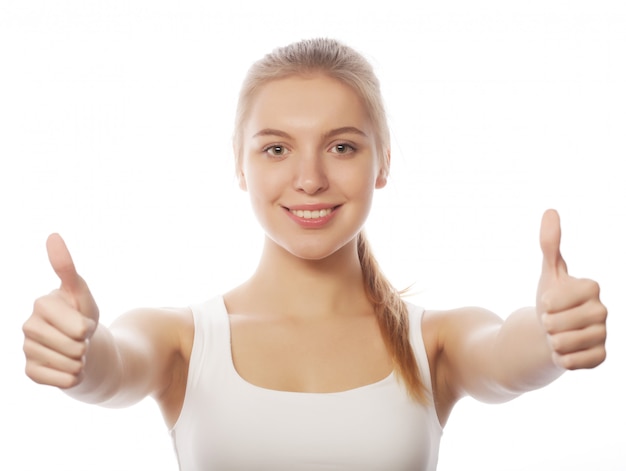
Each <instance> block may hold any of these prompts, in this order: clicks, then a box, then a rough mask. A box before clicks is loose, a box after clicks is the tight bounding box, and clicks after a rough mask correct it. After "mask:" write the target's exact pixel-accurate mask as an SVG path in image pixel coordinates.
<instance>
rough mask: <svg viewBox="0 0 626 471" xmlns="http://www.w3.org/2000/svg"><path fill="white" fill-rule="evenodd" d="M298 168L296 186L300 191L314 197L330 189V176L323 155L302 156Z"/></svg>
mask: <svg viewBox="0 0 626 471" xmlns="http://www.w3.org/2000/svg"><path fill="white" fill-rule="evenodd" d="M297 167H298V168H297V172H296V175H295V183H294V184H295V187H296V189H297V190H298V191H301V192H303V193H306V194H308V195H314V194H316V193H319V192H321V191H324V190H325V189H327V188H328V176H327V174H326V168H325V165H324V159H323V156H322V155H319V154H314V153H310V154H307V155H301V156H300V158H299V159H298V165H297Z"/></svg>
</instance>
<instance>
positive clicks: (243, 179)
mask: <svg viewBox="0 0 626 471" xmlns="http://www.w3.org/2000/svg"><path fill="white" fill-rule="evenodd" d="M237 181H238V182H239V188H241V189H242V190H243V191H248V184H247V183H246V177H245V175H244V174H243V170H241V169H238V170H237Z"/></svg>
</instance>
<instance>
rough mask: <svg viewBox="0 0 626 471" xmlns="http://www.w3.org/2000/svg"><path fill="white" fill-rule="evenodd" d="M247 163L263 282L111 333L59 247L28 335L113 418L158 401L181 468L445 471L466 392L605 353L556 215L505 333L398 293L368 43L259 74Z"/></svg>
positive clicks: (285, 53) (602, 334)
mask: <svg viewBox="0 0 626 471" xmlns="http://www.w3.org/2000/svg"><path fill="white" fill-rule="evenodd" d="M234 151H235V158H236V169H237V176H238V179H239V185H240V187H241V188H242V189H243V190H245V191H247V192H248V193H249V195H250V199H251V203H252V207H253V209H254V212H255V214H256V216H257V218H258V220H259V222H260V224H261V225H262V227H263V229H264V231H265V244H264V248H263V252H262V255H261V258H260V261H259V264H258V268H257V270H256V272H255V273H254V274H253V275H252V277H251V278H250V279H248V280H247V281H245V282H244V283H243V284H241V285H240V286H237V287H236V288H234V289H233V290H232V291H230V292H228V293H225V294H224V295H223V296H219V297H217V298H214V299H211V300H209V301H207V302H206V303H204V304H201V305H197V306H192V307H191V308H182V309H138V310H135V311H132V312H129V313H127V314H125V315H123V316H122V317H120V318H119V319H118V320H117V321H115V322H114V323H113V324H112V325H111V327H110V328H107V327H104V326H103V325H101V324H99V323H98V308H97V306H96V303H95V301H94V299H93V298H92V296H91V294H90V292H89V289H88V287H87V284H86V283H85V281H84V280H83V279H82V278H81V277H80V276H79V275H78V274H77V272H76V269H75V267H74V264H73V262H72V259H71V257H70V254H69V252H68V250H67V248H66V246H65V244H64V242H63V240H62V239H61V238H60V237H59V236H58V235H56V234H54V235H51V236H50V238H49V239H48V242H47V249H48V255H49V258H50V263H51V265H52V267H53V269H54V270H55V272H56V273H57V275H58V277H59V278H60V281H61V287H60V288H59V289H58V290H56V291H53V292H52V293H50V294H49V295H46V296H43V297H42V298H39V299H38V300H37V301H36V302H35V305H34V310H33V313H32V315H31V317H30V318H29V319H28V320H27V321H26V323H25V324H24V333H25V341H24V352H25V354H26V372H27V375H28V376H29V377H30V378H32V379H33V380H34V381H36V382H38V383H42V384H48V385H53V386H57V387H59V388H62V389H64V390H65V391H66V392H67V393H68V394H69V395H70V396H72V397H74V398H76V399H79V400H82V401H85V402H91V403H97V404H102V405H107V406H125V405H129V404H132V403H134V402H137V401H139V400H141V399H142V398H144V397H146V396H148V395H150V396H152V397H154V398H155V400H156V401H157V402H158V404H159V405H160V408H161V410H162V412H163V416H164V419H165V422H166V423H167V425H168V427H169V428H170V430H171V434H172V438H173V440H174V444H175V447H176V451H177V455H178V460H179V463H180V468H181V469H182V470H196V469H197V470H200V469H202V470H208V469H215V470H222V469H232V470H250V469H254V470H273V471H276V470H319V469H346V470H348V469H350V470H360V471H363V470H390V469H393V470H434V469H435V468H436V463H437V454H438V447H439V440H440V436H441V431H442V427H443V426H444V425H445V423H446V421H447V419H448V416H449V414H450V412H451V410H452V408H453V406H454V404H455V403H456V402H457V401H458V400H459V399H460V398H461V397H463V396H466V395H471V396H473V397H475V398H477V399H479V400H483V401H488V402H497V401H505V400H509V399H512V398H514V397H516V396H518V395H520V394H521V393H523V392H525V391H530V390H533V389H536V388H540V387H542V386H544V385H547V384H548V383H550V382H551V381H553V380H554V379H556V378H557V377H558V376H559V375H561V374H562V372H563V371H564V370H566V369H578V368H592V367H595V366H597V365H598V364H600V363H601V362H602V361H603V360H604V358H605V354H606V353H605V348H604V343H605V338H606V316H607V310H606V308H605V307H604V306H603V304H602V303H601V302H600V299H599V287H598V284H597V283H595V282H593V281H590V280H585V279H576V278H572V277H570V276H569V275H568V273H567V269H566V265H565V262H564V261H563V259H562V257H561V255H560V252H559V244H560V226H559V219H558V215H557V214H556V212H554V211H547V212H546V213H545V214H544V217H543V220H542V224H541V237H540V239H541V248H542V250H543V254H544V262H543V268H542V271H541V276H540V279H539V282H538V290H537V298H536V306H535V307H533V308H526V309H520V310H519V311H516V312H515V313H513V314H512V315H510V316H508V317H507V318H506V320H505V321H502V319H501V318H500V317H499V316H496V315H495V314H492V313H490V312H488V311H486V310H483V309H478V308H461V309H456V310H451V311H439V312H436V311H424V310H423V309H421V308H418V307H417V306H413V305H411V304H409V303H406V302H404V301H403V300H402V299H401V298H400V295H399V293H398V292H397V291H396V290H395V289H394V288H393V287H392V286H391V285H390V284H389V282H388V281H387V280H386V279H385V277H384V276H383V274H382V273H381V271H380V269H379V268H378V265H377V263H376V260H375V259H374V258H373V256H372V254H371V252H370V249H369V247H368V244H367V241H366V239H365V236H364V235H363V233H362V227H363V225H364V223H365V221H366V219H367V216H368V213H369V210H370V206H371V202H372V198H373V195H374V192H375V190H376V189H377V188H382V187H383V186H385V183H386V178H387V174H388V171H389V162H390V145H389V131H388V128H387V123H386V118H385V112H384V109H383V105H382V99H381V96H380V91H379V85H378V81H377V79H376V77H375V76H374V73H373V71H372V69H371V67H370V65H369V64H368V63H367V62H366V61H365V59H364V58H363V57H362V56H360V55H359V54H358V53H356V52H355V51H354V50H352V49H350V48H348V47H346V46H344V45H342V44H340V43H338V42H336V41H332V40H323V39H320V40H309V41H302V42H299V43H296V44H292V45H290V46H287V47H284V48H281V49H277V50H276V51H274V52H273V53H271V54H269V55H267V56H266V57H265V58H263V59H262V60H260V61H259V62H257V63H255V64H254V65H253V66H252V68H251V69H250V71H249V73H248V76H247V78H246V80H245V82H244V84H243V87H242V91H241V95H240V100H239V105H238V112H237V118H236V126H235V136H234ZM215 269H219V267H215Z"/></svg>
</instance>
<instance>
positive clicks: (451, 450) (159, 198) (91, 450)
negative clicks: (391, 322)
mask: <svg viewBox="0 0 626 471" xmlns="http://www.w3.org/2000/svg"><path fill="white" fill-rule="evenodd" d="M315 36H331V37H335V38H338V39H340V40H343V41H345V42H347V43H348V44H350V45H351V46H353V47H355V48H356V49H358V50H359V51H361V52H363V53H364V54H365V55H366V57H368V58H369V59H370V60H371V61H372V63H373V64H374V66H375V68H376V70H377V72H378V74H379V77H380V79H381V81H382V84H383V91H384V95H385V99H386V103H387V107H388V113H389V119H390V125H391V129H392V133H393V149H392V176H391V180H390V183H389V185H388V186H387V188H385V189H383V190H380V191H379V192H378V194H377V197H376V198H377V199H376V200H375V206H374V208H373V211H372V214H371V217H370V220H369V222H368V225H367V232H368V234H369V237H370V239H371V240H372V243H373V245H374V249H375V252H376V254H377V256H378V258H379V261H380V263H381V265H382V267H383V269H384V271H385V272H386V273H387V275H388V276H389V277H390V278H391V279H392V280H393V281H394V283H395V284H396V285H397V286H398V287H405V286H409V285H411V286H412V295H411V301H413V302H415V303H417V304H421V305H424V306H426V307H427V308H432V309H438V308H451V307H458V306H463V305H480V306H484V307H486V308H488V309H491V310H493V311H495V312H497V313H498V314H499V315H501V316H502V317H506V316H507V315H508V314H509V313H510V312H512V311H513V310H515V309H517V308H519V307H522V306H525V305H529V304H532V303H533V302H534V291H535V288H536V283H537V281H538V276H539V271H540V267H541V252H540V250H539V245H538V229H539V222H540V219H541V215H542V213H543V211H544V210H545V209H546V208H549V207H554V208H556V209H558V210H559V212H560V214H561V217H562V226H563V242H562V251H563V255H564V258H565V260H566V261H567V262H568V266H569V269H570V273H571V274H573V275H574V276H582V277H589V278H593V279H596V280H598V281H599V282H600V284H601V286H602V300H603V301H604V303H605V304H606V305H607V306H608V308H609V312H610V317H609V340H608V344H607V348H608V359H607V361H606V362H605V363H604V364H603V365H602V366H600V367H599V368H597V369H595V370H592V371H580V372H571V373H567V374H566V375H565V376H564V377H563V378H561V379H560V380H559V381H557V382H556V383H554V384H553V385H550V386H549V387H547V388H544V389H542V390H540V391H536V392H533V393H529V394H527V395H525V396H523V397H521V398H519V399H517V400H515V401H513V402H510V403H507V404H503V405H485V404H480V403H478V402H475V401H473V400H471V399H464V400H463V401H461V403H460V404H459V405H458V406H457V408H456V409H455V411H454V412H453V415H452V417H451V419H450V421H449V423H448V425H447V427H446V428H445V430H444V436H443V441H442V445H441V455H440V466H439V470H440V471H453V470H459V469H481V470H483V471H496V470H497V471H520V470H588V469H598V470H610V471H615V470H624V469H626V451H625V449H624V445H626V438H625V435H624V432H623V423H624V421H625V420H626V406H625V405H624V402H623V390H624V386H625V382H626V381H625V380H624V361H625V360H626V347H625V344H626V335H625V334H624V329H625V327H626V322H625V321H624V315H625V314H626V313H625V308H626V301H625V300H624V281H626V279H625V277H624V274H623V267H624V265H625V264H626V250H625V249H624V240H626V228H625V226H626V209H625V207H626V186H625V184H624V180H625V179H624V176H625V172H624V170H623V168H624V163H623V162H624V160H625V158H626V111H625V110H626V66H625V64H626V59H625V58H626V13H625V10H624V8H623V7H622V2H621V1H618V0H616V1H596V2H584V1H565V0H563V1H553V0H542V1H528V2H498V1H477V2H461V1H458V2H419V1H418V2H404V1H396V0H389V1H386V2H372V1H364V0H361V1H359V2H353V1H348V2H342V1H340V0H334V1H328V0H316V1H312V2H293V1H278V0H267V1H264V2H256V1H251V0H239V1H230V2H203V1H189V2H166V1H162V0H157V1H154V0H151V1H147V0H141V1H134V2H125V1H117V0H115V1H107V2H84V1H55V2H45V1H11V0H8V1H7V0H0V209H1V211H0V217H1V219H0V221H1V231H0V286H1V287H2V301H3V303H2V306H3V309H2V314H1V317H0V359H1V362H2V363H1V365H2V376H1V378H2V388H1V389H0V395H1V396H0V398H1V401H0V407H1V410H0V417H2V428H1V431H0V443H1V444H2V445H1V448H2V452H1V453H0V468H1V469H11V470H40V469H49V470H68V471H78V470H81V471H82V470H86V469H89V470H128V471H131V470H132V471H135V470H142V469H150V470H158V471H169V470H172V471H173V470H175V469H177V465H176V461H175V457H174V453H173V449H172V445H171V443H170V439H169V436H168V433H167V430H166V427H165V425H164V424H163V422H162V420H161V417H160V413H159V411H158V409H157V407H156V406H155V404H154V403H153V402H152V401H151V400H149V399H148V400H145V401H144V402H142V403H140V404H138V405H136V406H134V407H131V408H128V409H122V410H109V409H102V408H99V407H95V406H88V405H84V404H80V403H77V402H74V401H73V400H71V399H69V398H67V397H66V396H64V394H63V393H61V392H59V391H58V390H55V389H53V388H48V387H43V386H39V385H36V384H34V383H32V382H31V381H30V380H28V379H27V378H26V376H25V375H24V373H23V368H24V359H23V354H22V350H21V348H22V339H23V337H22V333H21V325H22V323H23V322H24V321H25V320H26V318H27V317H28V315H29V313H30V310H31V307H32V302H33V300H34V299H35V298H36V297H38V296H40V295H42V294H45V293H47V292H49V291H50V290H52V289H54V288H55V287H56V286H57V280H56V279H55V276H54V273H53V272H52V270H51V268H50V267H49V265H48V262H47V257H46V252H45V239H46V237H47V235H48V234H49V233H51V232H60V233H61V234H62V235H63V236H64V237H65V239H66V241H67V243H68V246H69V248H70V250H71V252H72V253H73V256H74V259H75V262H76V264H77V267H78V270H79V272H80V273H81V274H82V275H83V277H84V278H85V279H86V280H87V282H88V283H89V284H90V286H91V289H92V291H93V293H94V295H95V296H96V299H97V300H98V302H99V306H100V310H101V313H102V314H101V320H102V322H103V323H106V324H109V323H110V322H111V321H112V320H113V319H114V318H115V317H117V316H118V315H119V314H121V313H123V312H124V311H126V310H129V309H131V308H134V307H139V306H181V305H187V304H190V303H194V302H198V301H202V300H204V299H206V298H208V297H210V296H212V295H214V294H217V293H221V292H223V291H225V290H227V289H229V288H230V287H232V286H234V285H235V284H237V283H240V282H241V281H243V280H244V279H245V278H246V277H247V276H248V275H249V274H250V273H251V271H252V270H253V268H254V266H255V264H256V261H257V258H258V255H259V251H260V247H261V242H262V233H261V232H260V229H259V228H258V226H257V224H256V221H255V220H254V216H253V214H252V213H251V211H250V209H249V207H248V203H247V196H246V194H245V193H243V192H241V191H240V190H238V188H237V186H236V182H235V179H234V176H233V174H234V169H233V163H232V154H231V148H230V136H231V133H232V127H231V125H232V121H233V112H234V107H235V101H236V95H237V91H238V87H239V84H240V82H241V80H242V78H243V75H244V73H245V71H246V69H247V68H248V66H249V65H250V63H251V62H252V61H253V60H256V59H257V58H259V57H260V56H261V55H263V54H264V53H266V52H268V51H270V50H271V49H273V48H274V47H277V46H281V45H284V44H286V43H289V42H292V41H295V40H299V39H302V38H308V37H315Z"/></svg>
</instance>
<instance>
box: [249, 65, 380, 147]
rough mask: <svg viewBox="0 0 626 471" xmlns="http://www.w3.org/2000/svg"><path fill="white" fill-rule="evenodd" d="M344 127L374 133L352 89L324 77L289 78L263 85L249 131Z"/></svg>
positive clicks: (252, 102)
mask: <svg viewBox="0 0 626 471" xmlns="http://www.w3.org/2000/svg"><path fill="white" fill-rule="evenodd" d="M343 126H354V127H358V128H359V129H363V131H364V132H368V131H370V129H371V123H370V120H369V117H368V113H367V110H366V109H365V106H364V104H363V102H362V100H361V98H360V97H359V95H358V94H357V93H356V92H355V91H354V90H353V89H352V88H351V87H349V86H348V85H346V84H344V83H342V82H340V81H339V80H337V79H333V78H330V77H328V76H323V75H320V76H314V77H299V76H298V77H288V78H284V79H280V80H274V81H271V82H269V83H267V84H265V85H263V86H262V87H261V88H260V89H259V90H258V91H257V93H256V94H255V96H254V97H253V98H252V101H251V106H250V111H249V114H248V119H247V120H246V126H245V128H246V134H247V135H250V134H249V132H252V133H255V132H256V131H258V129H262V128H265V127H271V128H278V129H294V130H297V129H298V128H302V129H307V128H329V129H330V128H335V127H343ZM255 130H256V131H255Z"/></svg>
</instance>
